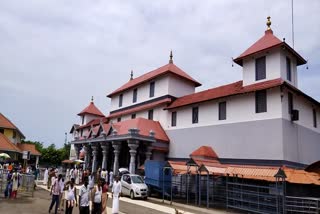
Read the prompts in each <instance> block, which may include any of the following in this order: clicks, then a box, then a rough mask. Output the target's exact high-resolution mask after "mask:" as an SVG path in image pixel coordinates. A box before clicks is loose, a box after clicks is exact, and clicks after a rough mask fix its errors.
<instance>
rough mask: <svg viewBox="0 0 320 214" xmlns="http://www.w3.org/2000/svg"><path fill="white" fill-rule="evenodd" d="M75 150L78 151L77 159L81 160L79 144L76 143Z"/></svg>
mask: <svg viewBox="0 0 320 214" xmlns="http://www.w3.org/2000/svg"><path fill="white" fill-rule="evenodd" d="M74 151H75V152H76V159H77V160H79V152H80V145H79V144H74Z"/></svg>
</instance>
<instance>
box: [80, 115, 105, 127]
mask: <svg viewBox="0 0 320 214" xmlns="http://www.w3.org/2000/svg"><path fill="white" fill-rule="evenodd" d="M101 122H102V123H107V122H108V118H106V117H103V118H97V119H92V120H90V121H89V122H88V123H87V124H84V125H82V126H79V127H78V128H77V129H78V130H79V129H83V128H87V127H91V126H92V125H93V126H95V125H99V124H100V123H101Z"/></svg>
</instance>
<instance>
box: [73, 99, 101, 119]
mask: <svg viewBox="0 0 320 214" xmlns="http://www.w3.org/2000/svg"><path fill="white" fill-rule="evenodd" d="M84 114H92V115H96V116H100V117H104V114H103V113H102V112H101V111H100V110H99V109H98V108H97V107H96V106H95V105H94V103H93V102H90V104H89V105H88V106H87V107H86V108H85V109H83V110H82V111H81V112H80V113H79V114H78V115H79V116H81V115H84Z"/></svg>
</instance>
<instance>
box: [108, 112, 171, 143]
mask: <svg viewBox="0 0 320 214" xmlns="http://www.w3.org/2000/svg"><path fill="white" fill-rule="evenodd" d="M112 127H113V128H114V129H116V130H117V134H118V135H125V134H128V133H129V129H132V128H136V129H139V130H140V131H139V134H140V135H143V136H149V134H150V131H151V130H152V131H154V133H155V138H156V139H157V140H161V141H164V142H169V141H170V140H169V138H168V136H167V134H166V132H165V131H164V130H163V128H162V127H161V125H160V123H159V122H158V121H153V120H147V119H144V118H136V119H132V120H124V121H121V122H118V123H114V124H112Z"/></svg>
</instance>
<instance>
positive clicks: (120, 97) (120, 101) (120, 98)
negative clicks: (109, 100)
mask: <svg viewBox="0 0 320 214" xmlns="http://www.w3.org/2000/svg"><path fill="white" fill-rule="evenodd" d="M122 99H123V94H120V96H119V107H121V106H122Z"/></svg>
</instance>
